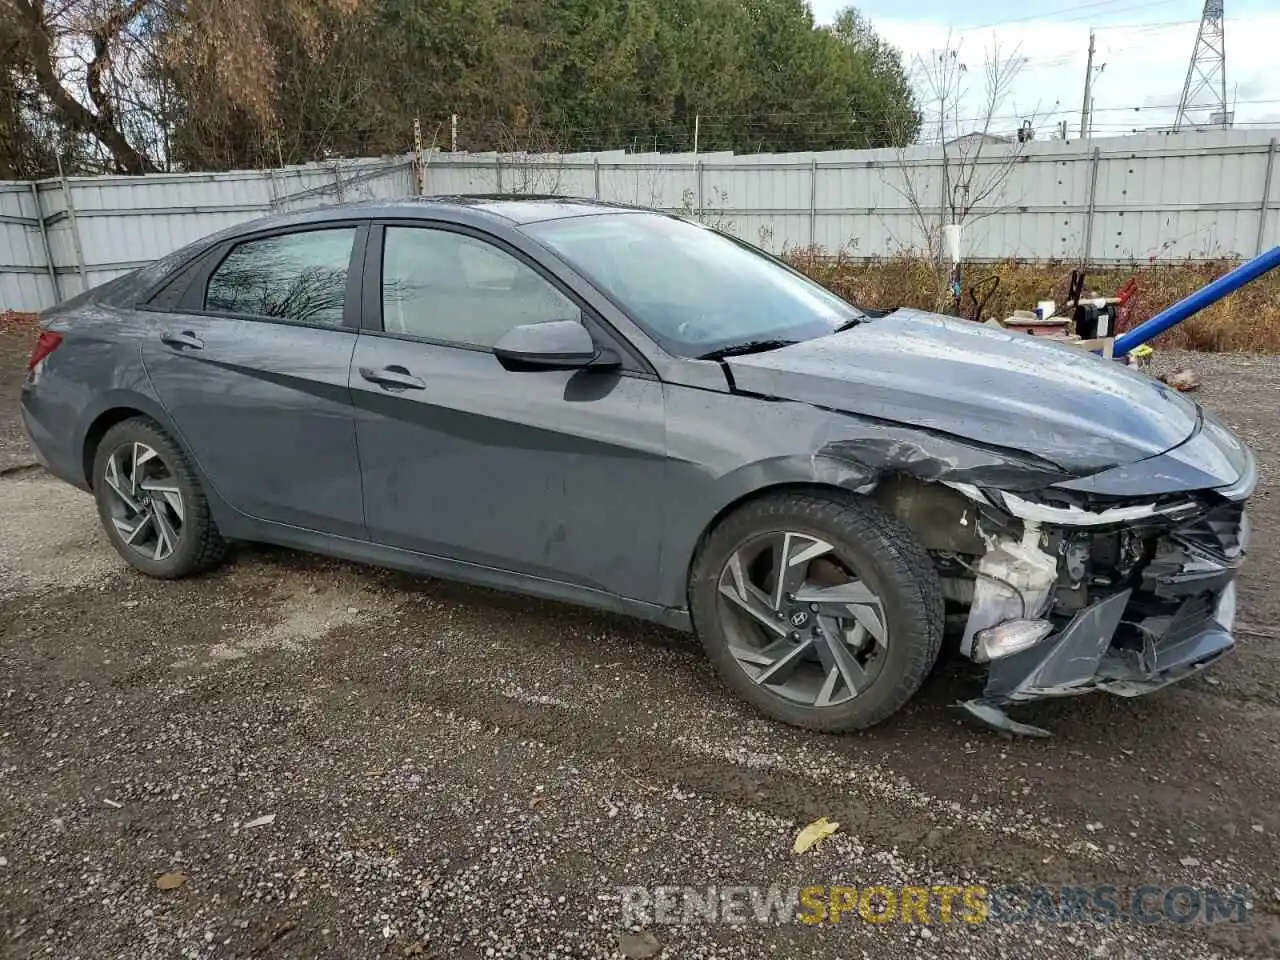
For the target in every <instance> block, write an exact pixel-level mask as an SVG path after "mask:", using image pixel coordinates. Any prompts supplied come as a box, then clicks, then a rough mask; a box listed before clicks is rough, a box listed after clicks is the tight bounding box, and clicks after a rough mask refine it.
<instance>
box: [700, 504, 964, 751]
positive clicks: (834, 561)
mask: <svg viewBox="0 0 1280 960" xmlns="http://www.w3.org/2000/svg"><path fill="white" fill-rule="evenodd" d="M689 600H690V605H691V607H692V612H693V621H694V626H695V628H696V629H697V631H698V634H699V636H700V637H701V639H702V642H703V645H704V647H705V648H706V650H707V654H708V655H709V656H710V658H711V660H712V661H713V662H714V663H715V665H716V667H717V669H718V670H719V672H720V675H721V676H722V677H723V678H724V680H725V682H726V683H728V685H729V686H730V687H731V688H733V689H734V690H735V691H737V692H738V693H740V694H741V695H742V696H743V697H745V698H746V699H748V700H750V701H751V702H752V703H754V704H755V705H756V706H758V707H759V708H760V709H762V710H763V711H765V712H766V713H768V714H770V715H771V716H774V717H777V718H778V719H780V720H784V721H786V722H787V723H792V724H795V725H797V726H801V727H807V728H810V729H815V730H853V729H860V728H863V727H869V726H872V725H874V724H876V723H879V722H880V721H882V720H884V719H885V718H886V717H888V716H890V715H891V714H893V713H894V712H895V711H897V710H898V709H899V708H901V707H902V706H903V705H904V704H905V703H906V702H907V701H908V700H909V699H910V698H911V696H912V695H913V694H914V693H915V692H916V690H917V689H918V688H919V687H920V684H921V683H922V682H923V681H924V678H925V677H926V676H927V675H928V673H929V670H930V669H931V668H932V666H933V664H934V661H935V660H936V659H937V656H938V649H939V647H940V646H941V643H942V628H943V607H942V594H941V588H940V585H939V583H938V576H937V572H936V571H935V570H934V567H933V564H932V562H931V561H930V559H929V556H928V554H927V553H925V551H924V549H923V548H922V547H921V546H920V545H919V543H917V541H916V540H915V538H914V537H913V536H912V535H911V533H910V531H908V530H907V529H906V528H905V527H904V526H903V525H902V524H901V523H900V522H899V521H898V520H897V519H896V518H894V517H892V516H890V515H888V514H887V513H885V512H883V511H882V510H881V509H880V508H879V507H877V506H876V505H874V504H871V503H868V502H866V501H864V500H861V499H859V498H856V497H853V496H843V495H839V494H836V495H834V496H826V495H823V494H820V493H809V492H803V493H800V492H790V493H780V494H776V495H769V496H765V497H761V498H760V499H758V500H754V501H751V502H750V503H748V504H746V505H745V506H743V507H742V508H741V509H739V510H737V511H736V512H734V513H733V514H731V515H730V516H728V517H727V518H726V519H725V520H724V521H722V522H721V523H720V524H719V525H718V526H717V527H716V528H715V529H714V530H713V531H712V532H711V535H710V536H709V537H708V538H707V541H706V543H705V544H704V545H703V548H702V550H701V551H700V553H699V555H698V558H697V560H696V561H695V564H694V570H693V576H692V580H691V583H690V589H689Z"/></svg>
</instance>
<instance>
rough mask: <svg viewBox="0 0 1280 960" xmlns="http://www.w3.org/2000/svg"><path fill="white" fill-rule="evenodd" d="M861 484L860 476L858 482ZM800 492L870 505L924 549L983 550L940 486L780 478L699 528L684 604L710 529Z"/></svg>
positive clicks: (897, 476)
mask: <svg viewBox="0 0 1280 960" xmlns="http://www.w3.org/2000/svg"><path fill="white" fill-rule="evenodd" d="M862 479H863V480H865V477H864V478H862ZM792 492H806V493H814V494H818V495H821V496H825V497H829V498H830V499H833V500H841V499H844V500H850V499H855V498H856V499H860V500H866V501H869V502H871V503H874V504H876V505H877V506H879V507H880V508H881V509H883V510H884V511H885V512H886V513H889V514H891V515H892V516H894V517H896V518H897V519H898V520H899V521H901V522H902V524H903V525H904V526H905V527H906V528H907V529H908V530H909V531H910V532H911V533H912V534H913V535H914V536H915V537H916V538H917V539H918V540H919V541H920V543H921V545H922V546H924V547H925V549H926V550H943V551H948V552H955V553H972V554H979V555H980V554H981V553H982V552H983V551H984V550H985V547H984V546H983V544H982V541H981V538H980V536H979V534H978V531H977V524H976V523H974V522H968V523H966V522H965V514H966V513H967V512H970V511H972V504H971V503H970V502H969V501H968V500H967V499H966V498H965V497H964V496H963V495H961V494H960V493H957V492H956V491H955V490H952V489H951V488H950V487H947V486H946V485H944V484H941V483H938V482H935V481H929V480H922V479H920V478H918V477H914V476H912V475H910V474H909V473H905V472H891V473H887V474H885V475H884V476H882V477H878V478H874V479H872V480H871V481H870V482H867V483H865V484H864V485H860V486H859V487H858V488H857V489H855V488H852V487H849V486H845V485H842V484H841V483H837V482H831V481H823V480H813V479H809V480H805V479H799V478H780V479H777V480H775V481H773V482H769V483H764V484H760V485H758V486H755V487H752V488H751V489H748V490H745V491H742V492H740V493H738V494H737V495H736V496H734V497H732V498H731V499H729V500H728V501H727V502H725V503H724V504H722V505H721V506H720V507H719V509H717V510H716V511H715V513H714V515H713V516H712V517H711V518H710V520H709V521H707V522H706V523H704V524H703V525H702V527H701V530H700V532H699V533H698V536H697V537H696V539H695V540H694V542H693V545H692V548H691V549H690V550H689V551H688V555H687V556H686V557H684V563H683V567H682V569H681V572H682V576H683V584H682V587H681V595H682V596H683V597H684V600H685V602H686V604H687V603H688V585H689V583H690V581H691V579H692V576H693V569H694V565H695V564H696V563H697V562H698V557H699V555H700V554H701V552H702V549H703V548H704V546H705V545H706V542H707V540H708V539H709V538H710V536H711V534H712V533H713V532H714V531H715V529H716V527H717V526H719V525H720V524H721V523H723V522H724V520H725V519H726V518H728V517H729V516H731V515H732V514H733V513H735V512H736V511H738V510H740V509H742V508H743V507H745V506H746V505H747V504H749V503H752V502H754V501H755V500H758V499H761V498H762V497H768V496H772V495H776V494H780V493H792Z"/></svg>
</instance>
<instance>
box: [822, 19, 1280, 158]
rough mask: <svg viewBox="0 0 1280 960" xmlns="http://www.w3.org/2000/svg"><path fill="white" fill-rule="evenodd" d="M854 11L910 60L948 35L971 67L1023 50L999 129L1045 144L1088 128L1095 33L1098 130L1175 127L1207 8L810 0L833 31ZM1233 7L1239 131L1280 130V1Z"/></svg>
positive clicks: (1232, 77)
mask: <svg viewBox="0 0 1280 960" xmlns="http://www.w3.org/2000/svg"><path fill="white" fill-rule="evenodd" d="M851 3H852V5H854V6H856V7H857V8H858V9H859V10H861V11H862V12H863V13H864V14H865V15H866V16H867V17H868V18H869V19H870V20H871V23H872V25H873V26H874V27H875V29H876V32H877V33H879V34H880V36H882V37H883V38H885V39H886V40H888V41H889V42H890V43H892V44H894V45H895V46H896V47H898V49H900V50H901V51H902V52H903V54H904V55H905V59H906V61H907V63H908V64H910V63H911V61H912V58H913V57H914V56H917V55H923V56H926V57H927V56H928V55H929V52H930V51H931V50H941V49H944V48H945V47H946V46H947V39H948V35H949V34H950V36H951V38H952V39H951V46H952V47H955V46H957V44H958V48H959V51H960V57H961V60H962V61H963V62H965V64H966V66H968V67H970V68H971V69H972V68H980V67H981V66H982V64H983V62H984V59H985V51H986V50H988V49H990V48H991V46H992V43H993V42H994V41H998V42H999V45H1000V49H1001V51H1002V52H1008V51H1011V50H1013V49H1014V48H1015V47H1017V48H1018V55H1019V56H1021V57H1025V58H1026V60H1025V62H1024V63H1023V64H1022V66H1021V68H1020V71H1019V73H1018V76H1017V78H1016V81H1015V84H1014V86H1013V88H1012V90H1011V92H1010V96H1009V99H1008V100H1007V101H1006V104H1005V106H1004V107H1003V108H1001V110H1000V114H1001V115H1002V116H1001V117H1000V119H999V120H997V121H995V122H993V124H992V128H993V130H994V129H995V128H997V127H1002V128H1003V129H1004V131H1006V132H1007V131H1009V130H1013V129H1015V128H1016V127H1017V126H1018V125H1019V124H1018V122H1017V119H1016V118H1017V117H1020V116H1026V117H1034V118H1035V120H1036V128H1037V135H1038V136H1047V135H1048V134H1049V133H1050V132H1051V131H1052V130H1053V128H1054V126H1055V123H1056V121H1058V120H1064V119H1065V120H1067V121H1069V124H1070V134H1071V136H1072V137H1075V136H1077V135H1078V134H1079V129H1080V108H1081V105H1082V100H1083V93H1084V76H1085V63H1086V60H1087V55H1088V48H1089V30H1090V28H1092V29H1093V30H1094V31H1095V32H1096V34H1097V39H1096V46H1097V49H1096V52H1095V54H1094V63H1095V65H1099V64H1105V67H1104V68H1103V69H1102V70H1101V71H1100V72H1098V73H1096V74H1095V78H1094V87H1093V95H1094V120H1093V133H1094V135H1095V136H1103V135H1108V134H1111V135H1118V134H1121V133H1127V132H1129V131H1131V130H1133V129H1138V130H1142V129H1144V128H1147V127H1153V126H1160V125H1167V124H1171V123H1172V122H1173V120H1174V118H1175V115H1176V113H1177V109H1176V108H1177V104H1178V100H1179V98H1180V96H1181V95H1182V86H1183V83H1184V81H1185V80H1186V75H1187V65H1188V63H1189V62H1190V59H1191V51H1192V48H1193V47H1194V46H1195V40H1196V30H1197V27H1198V25H1199V22H1200V14H1201V12H1202V10H1203V6H1204V4H1203V0H1080V2H1079V3H1076V4H1075V5H1073V6H1068V5H1067V4H1066V3H1065V2H1064V0H969V2H968V3H963V4H960V3H956V2H955V0H911V2H909V3H903V2H902V0H861V2H857V0H809V5H810V7H811V8H812V10H813V13H814V16H815V17H816V18H817V20H818V21H819V22H823V23H829V22H830V21H831V19H832V18H833V17H834V15H835V13H836V11H838V10H840V9H841V8H843V7H845V6H849V5H851ZM1224 9H1225V13H1226V18H1225V27H1224V31H1225V35H1226V48H1227V100H1228V108H1229V109H1231V107H1232V106H1233V105H1234V109H1235V120H1236V125H1237V126H1239V127H1243V128H1245V129H1250V128H1254V129H1257V128H1263V127H1276V128H1280V69H1277V67H1276V66H1275V64H1276V50H1277V46H1278V45H1280V4H1277V3H1276V0H1225V4H1224ZM908 10H909V11H910V13H909V14H907V13H905V11H908ZM1037 11H1039V12H1037ZM968 76H969V77H970V81H969V84H970V87H971V90H970V93H969V100H968V103H967V104H966V106H967V105H968V104H972V108H971V111H969V116H977V115H979V114H980V113H981V112H982V108H981V106H980V102H981V89H980V88H981V77H982V72H981V70H980V69H972V72H970V73H969V74H968ZM1233 101H1234V104H1233V103H1232V102H1233ZM1200 102H1204V99H1203V98H1201V100H1200ZM1199 113H1200V114H1202V115H1207V111H1204V110H1202V111H1199ZM1206 119H1207V116H1206Z"/></svg>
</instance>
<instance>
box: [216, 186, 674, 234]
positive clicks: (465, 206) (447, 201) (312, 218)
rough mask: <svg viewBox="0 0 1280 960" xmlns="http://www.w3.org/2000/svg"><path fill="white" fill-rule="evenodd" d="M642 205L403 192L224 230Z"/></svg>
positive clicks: (525, 219)
mask: <svg viewBox="0 0 1280 960" xmlns="http://www.w3.org/2000/svg"><path fill="white" fill-rule="evenodd" d="M653 212H654V211H652V210H645V209H644V208H643V207H634V206H628V205H626V204H620V203H609V202H607V201H603V200H590V199H586V198H583V197H557V196H547V195H524V196H515V195H512V194H460V195H457V196H437V197H405V198H403V199H398V200H359V201H354V202H348V203H334V204H327V205H324V206H319V207H310V208H308V209H306V210H300V211H296V212H293V213H283V214H275V215H270V216H267V217H262V218H260V219H257V220H252V221H249V222H246V223H240V224H237V225H236V228H233V230H231V231H226V232H228V233H231V232H235V233H241V232H243V233H250V232H253V231H255V230H261V229H266V228H273V227H287V226H292V225H295V224H297V225H301V224H309V223H319V222H324V221H327V220H346V219H359V218H366V217H367V218H371V219H378V218H395V219H423V220H445V221H451V222H455V223H474V222H476V220H477V219H497V220H505V221H507V222H508V223H512V224H527V223H536V222H538V221H542V220H560V219H564V218H567V217H585V216H591V215H594V214H602V213H653Z"/></svg>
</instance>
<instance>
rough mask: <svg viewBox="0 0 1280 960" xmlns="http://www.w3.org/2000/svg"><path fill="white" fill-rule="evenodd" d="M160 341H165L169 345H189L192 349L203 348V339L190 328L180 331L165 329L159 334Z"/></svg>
mask: <svg viewBox="0 0 1280 960" xmlns="http://www.w3.org/2000/svg"><path fill="white" fill-rule="evenodd" d="M160 342H161V343H166V344H168V345H169V346H171V347H190V348H191V349H192V350H203V349H204V341H203V340H201V339H200V338H199V337H197V336H196V335H195V334H194V333H192V332H191V331H190V330H183V331H182V332H180V333H179V332H177V331H175V330H166V331H165V332H164V333H162V334H160Z"/></svg>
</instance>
